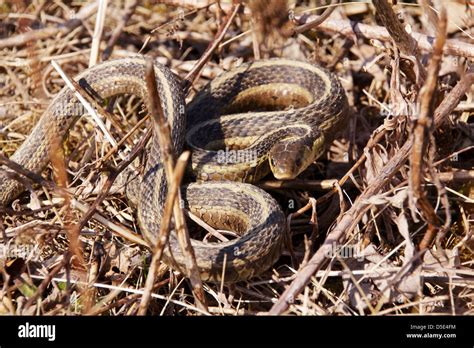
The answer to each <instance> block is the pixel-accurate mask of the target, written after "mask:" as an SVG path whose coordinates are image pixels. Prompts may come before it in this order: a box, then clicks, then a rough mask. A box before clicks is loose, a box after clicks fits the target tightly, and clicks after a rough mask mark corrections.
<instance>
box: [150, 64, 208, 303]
mask: <svg viewBox="0 0 474 348" xmlns="http://www.w3.org/2000/svg"><path fill="white" fill-rule="evenodd" d="M145 79H146V83H147V89H148V93H149V98H150V100H149V105H150V108H149V110H150V114H151V116H152V117H153V121H154V136H155V137H158V142H159V145H160V146H159V148H160V154H161V159H162V161H163V167H164V171H165V173H166V177H167V181H168V186H169V187H171V186H172V181H173V171H174V156H175V155H174V153H173V151H174V149H173V148H172V144H173V143H172V141H171V133H170V128H169V126H168V122H167V120H166V118H165V115H164V112H163V109H162V107H161V102H160V97H159V95H158V88H157V85H156V77H155V70H154V64H153V60H152V59H151V58H148V59H147V61H146V73H145ZM180 203H181V195H180V194H179V193H178V199H176V201H175V204H174V209H173V212H174V218H175V223H176V225H175V226H176V234H177V236H178V241H179V243H180V245H181V248H182V249H183V253H184V254H185V255H186V256H187V257H186V260H187V261H188V264H187V265H186V266H187V268H188V271H189V275H190V277H189V278H190V281H191V284H192V286H193V295H194V298H195V300H196V304H197V306H198V307H199V308H200V309H202V310H204V311H206V310H207V309H206V308H207V305H206V302H205V297H204V290H203V286H202V281H201V278H200V275H199V269H198V267H197V263H196V256H195V254H194V250H193V248H192V246H191V241H190V239H189V235H188V232H187V229H186V222H185V218H184V213H183V210H182V209H181V204H180Z"/></svg>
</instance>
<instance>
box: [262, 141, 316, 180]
mask: <svg viewBox="0 0 474 348" xmlns="http://www.w3.org/2000/svg"><path fill="white" fill-rule="evenodd" d="M324 148H325V144H324V135H323V134H322V133H318V134H317V136H304V137H301V138H288V139H283V140H281V141H279V142H278V143H276V144H275V145H274V146H273V147H272V149H271V150H270V153H269V162H270V169H271V171H272V173H273V176H274V177H275V178H276V179H278V180H291V179H295V178H296V177H297V176H298V175H300V174H301V173H302V172H303V171H304V170H305V169H306V168H308V167H309V165H310V164H311V163H313V162H314V161H315V160H316V159H317V158H318V157H319V156H321V154H322V153H323V152H324Z"/></svg>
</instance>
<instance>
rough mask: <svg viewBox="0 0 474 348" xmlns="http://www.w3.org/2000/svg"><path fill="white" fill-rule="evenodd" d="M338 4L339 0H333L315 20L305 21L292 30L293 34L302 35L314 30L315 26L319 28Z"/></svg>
mask: <svg viewBox="0 0 474 348" xmlns="http://www.w3.org/2000/svg"><path fill="white" fill-rule="evenodd" d="M339 3H340V0H333V1H331V4H329V5H328V7H327V8H326V9H325V10H324V12H323V13H321V14H320V15H319V16H318V17H317V18H315V19H312V20H311V21H306V22H305V23H304V24H301V25H299V26H297V27H296V28H295V29H294V33H295V34H301V33H304V32H305V31H307V30H310V29H314V28H316V27H317V26H319V25H320V24H321V23H323V22H324V21H325V20H326V19H328V18H329V16H330V15H331V13H333V12H334V10H335V9H336V6H337V5H338V4H339Z"/></svg>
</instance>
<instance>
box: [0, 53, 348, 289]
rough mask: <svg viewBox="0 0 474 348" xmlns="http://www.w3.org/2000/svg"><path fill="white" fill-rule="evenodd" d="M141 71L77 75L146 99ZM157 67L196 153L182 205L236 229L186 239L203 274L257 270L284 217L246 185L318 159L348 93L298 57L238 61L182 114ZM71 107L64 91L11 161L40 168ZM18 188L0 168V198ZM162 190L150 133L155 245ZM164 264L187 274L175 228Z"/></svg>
mask: <svg viewBox="0 0 474 348" xmlns="http://www.w3.org/2000/svg"><path fill="white" fill-rule="evenodd" d="M144 73H145V60H144V58H143V57H138V56H137V57H132V58H125V59H119V60H113V61H107V62H104V63H101V64H98V65H96V66H94V67H92V68H90V69H87V70H85V71H84V72H83V73H81V74H80V75H79V76H77V77H76V80H84V81H87V84H88V85H89V86H90V87H91V88H92V89H93V90H94V91H95V93H97V95H99V96H101V97H102V98H109V97H112V96H114V95H119V94H134V95H138V96H139V97H141V98H142V99H143V100H144V101H146V100H148V99H147V98H148V95H147V89H146V85H145V79H144ZM155 74H156V79H157V81H156V82H157V86H158V90H159V95H160V98H161V103H162V107H163V110H164V112H165V116H166V117H167V119H168V122H169V125H170V129H171V136H172V142H173V146H174V149H175V151H177V152H178V153H180V152H181V151H182V149H183V146H184V143H185V140H186V142H187V144H188V145H187V146H189V147H190V148H191V149H192V150H193V154H192V172H193V174H194V177H195V179H197V181H198V183H190V184H188V185H186V186H184V187H183V190H182V195H183V198H184V201H185V202H186V204H187V207H188V209H190V210H191V212H193V213H194V214H196V215H198V216H200V217H201V218H203V219H204V220H205V221H206V222H207V223H209V224H210V225H211V226H213V227H215V228H225V229H230V230H233V231H235V232H236V233H237V234H239V238H237V239H234V240H231V241H228V242H224V243H204V242H202V241H198V240H194V239H193V240H192V245H193V247H194V251H195V254H196V260H197V264H198V267H199V269H200V273H201V277H202V279H203V280H205V281H220V280H221V278H222V275H224V280H225V281H239V280H244V279H248V278H250V277H252V276H254V275H257V274H259V273H261V272H262V271H264V270H266V269H268V268H269V267H270V266H271V265H272V264H273V263H274V262H275V261H276V259H277V258H278V257H279V256H280V253H281V249H282V241H283V233H284V228H285V227H284V226H285V217H284V215H283V213H282V211H281V209H280V207H279V206H278V204H277V203H276V201H275V200H274V199H273V198H272V197H271V196H270V195H269V194H267V193H266V192H264V191H263V190H261V189H259V188H257V187H255V186H253V185H251V184H249V183H253V182H256V181H258V180H259V179H260V178H262V177H264V176H265V175H267V174H268V173H269V172H270V171H271V172H273V175H274V176H275V177H276V178H279V179H291V178H294V177H296V176H297V175H298V174H300V173H301V172H302V171H303V170H304V169H306V167H307V166H308V165H309V164H310V163H312V162H313V161H314V160H315V159H316V158H317V157H318V156H320V154H321V153H322V152H323V151H324V149H325V147H326V145H327V144H329V143H330V141H331V139H332V138H333V137H334V135H335V134H336V133H337V131H338V130H339V129H340V128H341V127H343V125H344V124H345V120H346V119H347V110H348V106H347V99H346V96H345V93H344V91H343V89H342V87H341V85H340V83H339V81H338V79H337V78H336V77H335V76H334V75H333V74H331V73H329V72H328V71H326V70H324V69H322V68H320V67H318V66H315V65H312V64H309V63H304V62H300V61H292V60H286V59H270V60H262V61H257V62H254V63H250V64H243V65H242V66H240V67H238V68H237V69H235V70H232V71H230V72H227V73H224V74H222V75H221V76H218V77H217V78H216V79H214V80H213V81H211V82H210V83H209V84H208V85H207V86H206V87H205V88H204V89H203V90H202V91H201V92H199V93H198V94H197V95H196V97H195V98H194V99H193V100H192V102H191V103H190V104H189V105H188V107H187V112H186V113H184V112H183V110H184V105H185V103H184V96H183V92H182V88H181V85H180V81H179V79H178V78H177V77H176V76H175V75H174V74H173V73H172V72H171V71H170V70H169V69H168V68H166V67H164V66H163V65H160V64H158V63H155ZM77 104H78V102H77V101H76V99H75V97H74V96H73V94H72V92H71V91H70V90H68V89H67V88H64V89H63V90H62V91H61V92H60V93H59V94H58V95H57V96H56V98H55V99H54V101H53V102H52V103H51V104H50V105H49V107H48V109H47V110H46V112H45V114H44V115H43V116H42V118H41V119H40V121H39V122H38V123H37V124H36V126H35V127H34V129H33V131H32V133H31V135H30V136H29V137H28V138H27V139H26V141H25V142H24V143H23V144H22V145H21V146H20V148H19V149H18V150H17V151H16V152H15V154H14V155H13V156H12V157H11V159H12V160H13V161H15V162H17V163H19V164H21V165H22V166H24V167H25V168H26V169H28V170H30V171H33V172H37V173H39V172H41V171H42V170H43V169H44V167H45V166H46V165H47V163H48V161H49V154H48V151H49V144H50V143H51V141H52V139H53V137H56V136H58V135H61V136H65V135H66V133H67V130H68V129H69V128H70V127H71V125H72V124H73V123H74V121H75V120H77V119H78V117H80V116H81V114H80V112H79V110H81V108H79V107H77ZM221 180H223V181H221ZM229 180H232V181H229ZM235 181H238V182H235ZM22 190H23V187H22V186H21V184H19V183H18V182H17V181H15V180H13V179H11V178H10V177H8V176H7V175H6V174H5V169H2V172H0V204H6V203H8V202H9V201H11V200H12V199H13V198H14V197H15V196H17V195H18V194H19V193H20V192H21V191H22ZM166 192H167V182H166V178H165V175H164V171H163V168H162V165H161V160H160V152H159V147H158V140H157V136H156V134H155V135H154V136H153V140H152V144H151V149H150V151H149V155H148V160H147V165H146V170H145V175H144V177H143V179H142V182H141V185H140V196H139V207H138V221H139V225H140V229H141V232H142V234H143V235H144V236H145V237H146V238H147V239H148V240H149V241H151V242H153V241H155V239H156V236H157V234H158V231H159V226H160V220H161V215H162V210H163V204H164V200H165V197H166ZM164 261H165V263H167V264H168V265H170V266H171V267H173V268H174V269H177V270H179V271H180V272H182V273H184V274H186V267H185V266H184V265H185V260H184V257H183V253H182V251H181V249H180V246H179V244H178V241H177V237H176V236H175V233H174V232H172V233H171V234H170V239H169V247H168V248H166V251H165V253H164Z"/></svg>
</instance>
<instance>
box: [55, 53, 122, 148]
mask: <svg viewBox="0 0 474 348" xmlns="http://www.w3.org/2000/svg"><path fill="white" fill-rule="evenodd" d="M51 64H52V65H53V67H54V69H56V71H57V72H58V73H59V75H61V78H62V79H63V80H64V82H65V83H66V85H67V86H68V87H69V89H70V90H71V91H72V92H73V93H74V95H75V96H76V98H77V99H78V100H79V101H80V102H81V104H82V105H83V106H84V108H85V109H86V110H87V112H88V113H89V114H90V115H91V117H92V119H93V120H94V121H95V123H97V125H98V126H99V128H100V130H101V131H102V133H104V135H105V138H106V139H107V140H108V141H109V142H110V143H111V144H112V146H117V142H116V141H115V139H114V138H113V137H112V135H111V134H110V133H109V131H108V130H107V128H106V127H105V124H104V122H103V121H102V119H101V118H100V117H99V116H98V115H97V113H96V112H95V110H94V108H93V107H92V106H91V105H90V104H89V103H88V102H87V100H86V99H85V98H84V97H83V96H82V95H81V93H79V92H78V91H77V90H76V88H75V87H74V84H73V83H72V82H71V79H70V78H69V77H68V76H67V75H66V74H65V73H64V71H63V70H62V69H61V67H60V66H59V64H58V63H56V62H55V61H54V60H52V61H51Z"/></svg>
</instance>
